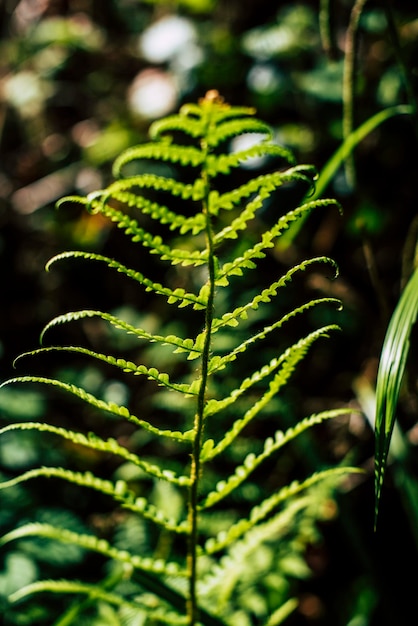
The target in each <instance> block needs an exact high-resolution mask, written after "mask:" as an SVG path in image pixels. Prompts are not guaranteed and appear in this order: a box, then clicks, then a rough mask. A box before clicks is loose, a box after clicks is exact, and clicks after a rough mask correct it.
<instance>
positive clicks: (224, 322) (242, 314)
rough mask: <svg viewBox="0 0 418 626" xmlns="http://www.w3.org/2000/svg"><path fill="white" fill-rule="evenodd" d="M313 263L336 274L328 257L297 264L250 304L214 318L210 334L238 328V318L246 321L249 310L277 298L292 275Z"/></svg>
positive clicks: (334, 265)
mask: <svg viewBox="0 0 418 626" xmlns="http://www.w3.org/2000/svg"><path fill="white" fill-rule="evenodd" d="M240 259H242V257H240ZM315 263H325V264H327V265H330V266H331V267H332V268H333V269H334V272H335V276H336V275H337V274H338V266H337V264H336V263H335V261H333V260H332V259H330V258H328V257H324V256H322V257H314V258H312V259H307V260H306V261H303V262H302V263H299V264H298V265H295V266H294V267H292V268H291V269H290V270H288V271H287V272H286V274H284V275H283V276H282V277H281V278H279V280H276V281H275V282H274V283H272V284H271V285H269V286H268V287H266V288H265V289H263V290H262V291H261V293H259V294H257V295H256V296H254V298H253V299H252V300H250V302H247V304H244V305H243V306H240V307H237V308H236V309H235V310H234V311H230V312H228V313H224V315H223V316H222V317H221V318H215V319H214V321H213V327H212V332H214V333H215V332H216V331H218V330H219V329H220V328H222V327H224V326H238V324H239V321H238V320H239V319H240V318H241V319H244V320H245V319H247V316H248V312H249V311H250V310H257V309H258V307H259V305H260V304H261V303H266V302H271V299H272V298H273V297H275V296H277V292H278V290H279V289H281V288H282V287H284V286H285V285H286V284H288V283H289V282H290V281H291V280H292V278H293V276H294V274H296V273H299V272H304V271H305V270H306V269H307V268H308V267H310V266H311V265H313V264H315ZM233 271H234V270H233ZM217 282H218V281H217Z"/></svg>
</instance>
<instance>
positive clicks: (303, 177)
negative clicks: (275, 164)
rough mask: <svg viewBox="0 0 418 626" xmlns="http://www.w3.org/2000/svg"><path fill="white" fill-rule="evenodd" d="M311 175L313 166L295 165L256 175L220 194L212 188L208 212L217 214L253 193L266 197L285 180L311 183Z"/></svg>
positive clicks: (233, 206) (229, 208)
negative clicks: (282, 169)
mask: <svg viewBox="0 0 418 626" xmlns="http://www.w3.org/2000/svg"><path fill="white" fill-rule="evenodd" d="M313 175H314V168H311V167H309V166H301V165H296V166H295V167H293V168H290V169H288V170H286V171H284V172H280V171H279V172H271V173H269V174H262V175H260V176H256V177H255V178H252V179H250V180H249V181H248V182H246V183H243V184H242V185H240V186H239V187H237V188H236V189H234V190H233V191H227V192H225V193H223V194H220V193H219V192H218V191H215V190H214V191H212V192H211V195H210V202H209V207H210V213H211V214H212V215H217V214H218V213H219V212H220V210H221V209H222V210H225V211H229V210H231V209H233V208H235V207H236V206H238V205H240V204H241V203H242V201H243V200H244V199H245V198H248V197H249V196H251V195H253V194H259V193H262V194H263V196H264V197H265V198H266V197H268V196H269V195H271V194H272V193H273V192H274V191H276V190H277V189H278V188H279V187H281V186H282V185H284V184H285V183H287V182H294V181H297V180H299V181H304V182H308V183H309V184H311V181H312V177H313ZM266 194H267V195H266Z"/></svg>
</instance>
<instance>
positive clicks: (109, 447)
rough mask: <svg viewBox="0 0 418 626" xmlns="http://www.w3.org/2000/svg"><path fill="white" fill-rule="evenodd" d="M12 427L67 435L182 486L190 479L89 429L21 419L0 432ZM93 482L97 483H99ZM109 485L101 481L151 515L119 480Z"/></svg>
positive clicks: (0, 432) (77, 442)
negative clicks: (143, 457) (69, 428)
mask: <svg viewBox="0 0 418 626" xmlns="http://www.w3.org/2000/svg"><path fill="white" fill-rule="evenodd" d="M12 430H37V431H38V432H49V433H52V434H54V435H58V436H59V437H62V438H63V439H67V440H68V441H71V442H72V443H74V444H76V445H81V446H84V447H86V448H90V449H92V450H96V451H98V452H107V453H109V454H115V455H117V456H118V457H120V458H122V459H124V460H125V461H127V462H129V463H132V464H133V465H135V466H136V467H139V468H141V469H142V470H143V471H144V472H146V473H147V474H149V475H150V476H154V477H155V478H158V479H161V480H166V481H167V482H171V483H173V484H176V485H179V486H186V485H188V484H189V482H190V479H189V477H187V476H176V474H175V473H174V472H172V471H169V470H168V471H167V470H165V469H162V468H161V467H158V466H157V465H154V464H152V463H149V462H148V461H144V460H141V459H140V457H139V456H138V455H137V454H133V453H132V452H129V450H127V449H126V448H124V447H123V446H121V445H119V444H118V442H117V441H116V440H115V439H102V438H101V437H98V436H97V435H95V434H93V433H89V434H88V435H87V436H86V435H84V434H83V433H80V432H75V431H72V430H68V429H66V428H62V427H57V426H52V425H51V424H46V423H44V422H22V423H13V424H8V425H7V426H5V427H4V428H2V429H1V430H0V436H1V435H2V434H4V433H6V432H9V431H12ZM49 469H51V470H53V468H49ZM42 471H43V470H42ZM60 471H61V470H60ZM29 477H30V476H29ZM62 478H65V477H64V476H62ZM90 478H91V475H90V474H87V475H86V480H87V481H88V480H90ZM65 479H66V478H65ZM25 480H26V479H25ZM81 480H82V475H81V474H80V475H79V474H77V479H74V480H71V481H70V482H78V481H79V484H85V483H81V482H80V481H81ZM97 480H99V479H97ZM97 484H98V485H99V483H97ZM112 485H113V483H110V482H109V481H104V482H103V488H104V490H103V493H105V492H106V493H107V494H109V495H112V493H114V497H115V499H120V498H121V497H123V498H125V500H124V502H125V503H126V505H128V503H130V504H129V507H128V508H131V509H132V508H133V506H134V507H135V510H136V511H138V510H141V512H142V513H143V515H144V517H150V516H151V514H148V513H146V512H144V504H145V501H144V502H143V499H141V498H140V499H137V498H132V497H131V496H132V494H128V491H126V490H125V489H124V483H123V481H118V484H117V486H112ZM6 486H10V485H6V484H5V483H0V488H4V487H6ZM85 486H89V485H87V484H85ZM99 487H100V486H99ZM99 487H94V488H95V489H96V488H97V490H98V491H101V490H102V489H101V487H100V488H99ZM125 487H126V485H125ZM132 502H133V505H132ZM149 510H150V511H154V507H152V506H150V507H149ZM172 526H173V528H174V526H175V524H172Z"/></svg>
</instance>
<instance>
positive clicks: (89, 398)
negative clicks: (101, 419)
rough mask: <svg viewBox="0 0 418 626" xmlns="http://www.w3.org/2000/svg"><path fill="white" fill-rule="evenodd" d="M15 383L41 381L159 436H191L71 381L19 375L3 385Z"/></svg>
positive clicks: (173, 437)
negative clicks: (161, 425) (162, 427)
mask: <svg viewBox="0 0 418 626" xmlns="http://www.w3.org/2000/svg"><path fill="white" fill-rule="evenodd" d="M14 383H41V384H45V385H50V386H52V387H56V388H58V389H61V390H63V391H67V392H69V393H71V394H72V395H73V396H75V397H76V398H79V399H80V400H83V401H84V402H87V404H90V405H91V406H93V407H95V408H96V409H99V410H103V411H107V412H108V413H112V414H113V415H117V416H118V417H122V418H124V419H126V420H128V421H129V422H132V423H133V424H136V426H140V427H141V428H143V429H144V430H147V431H149V432H151V433H153V434H154V435H158V436H159V437H168V438H169V439H175V440H178V441H184V440H189V439H190V438H191V434H190V431H187V432H185V433H181V432H179V431H171V430H160V429H159V428H157V427H155V426H152V424H150V423H149V422H146V421H145V420H141V419H139V418H138V417H136V416H135V415H132V413H130V412H129V410H128V409H127V408H126V407H124V406H119V405H118V404H116V403H115V402H105V401H104V400H99V399H98V398H96V396H94V395H93V394H91V393H88V392H87V391H86V390H85V389H83V388H82V387H77V386H76V385H72V384H70V383H64V382H62V381H60V380H56V379H54V378H45V377H43V376H18V377H16V378H10V379H9V380H6V381H4V382H3V383H2V384H1V385H0V388H1V387H4V386H6V385H10V384H14Z"/></svg>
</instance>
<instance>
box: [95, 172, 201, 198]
mask: <svg viewBox="0 0 418 626" xmlns="http://www.w3.org/2000/svg"><path fill="white" fill-rule="evenodd" d="M131 189H151V190H152V191H163V192H166V193H168V194H170V195H171V196H174V197H179V198H182V199H183V200H203V198H204V197H205V192H206V189H205V184H204V182H203V180H202V179H201V178H197V179H196V180H195V181H194V183H193V184H190V183H182V182H180V181H178V180H175V179H174V178H167V177H166V176H157V175H156V174H139V175H138V176H130V177H129V178H124V179H121V180H117V181H116V182H114V183H111V184H110V185H109V186H108V187H107V189H106V191H105V192H104V193H103V192H101V193H102V198H103V201H106V200H107V198H112V196H113V193H114V192H118V191H122V190H123V191H126V190H131Z"/></svg>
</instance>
